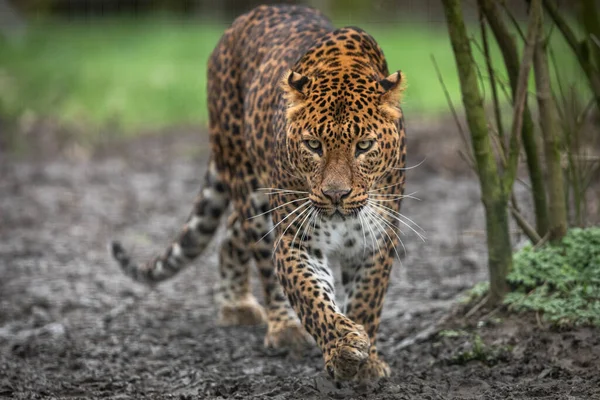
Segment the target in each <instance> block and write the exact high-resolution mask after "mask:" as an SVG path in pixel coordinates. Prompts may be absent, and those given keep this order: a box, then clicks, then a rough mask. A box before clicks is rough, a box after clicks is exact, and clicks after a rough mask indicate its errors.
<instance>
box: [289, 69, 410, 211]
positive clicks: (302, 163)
mask: <svg viewBox="0 0 600 400" xmlns="http://www.w3.org/2000/svg"><path fill="white" fill-rule="evenodd" d="M403 80H404V79H403V75H402V73H401V72H400V71H398V72H395V73H393V74H391V75H390V76H388V77H387V78H383V79H381V78H380V79H376V78H375V77H374V76H364V75H360V74H357V73H354V72H351V71H346V72H344V70H341V71H337V72H336V73H332V74H319V75H317V76H304V75H301V74H299V73H297V72H294V71H289V72H288V73H286V74H285V75H284V77H283V79H282V86H283V89H284V93H285V97H286V100H287V104H288V108H287V114H286V118H287V132H286V134H287V138H286V140H287V149H288V162H289V164H290V165H291V167H292V168H293V170H294V174H295V175H296V176H299V177H301V178H302V179H304V180H305V181H306V184H307V186H308V187H309V198H310V200H311V202H312V205H313V206H314V207H316V208H318V209H319V210H320V211H321V212H322V214H323V215H325V216H329V217H332V216H334V215H341V216H343V217H345V216H352V215H356V214H357V213H358V212H359V211H360V210H361V209H362V208H363V207H365V205H366V204H367V200H368V198H369V191H370V190H372V189H374V187H375V186H376V185H378V184H381V182H383V181H384V180H383V178H384V177H386V175H388V174H390V173H391V172H392V169H393V168H397V167H398V166H399V165H400V164H401V163H402V162H403V161H404V158H403V156H402V153H403V149H404V147H403V144H402V145H401V141H402V132H401V129H402V124H401V123H400V119H401V118H402V111H401V109H400V96H401V93H402V91H403Z"/></svg>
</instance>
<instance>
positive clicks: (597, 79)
mask: <svg viewBox="0 0 600 400" xmlns="http://www.w3.org/2000/svg"><path fill="white" fill-rule="evenodd" d="M543 1H544V8H545V9H546V11H548V14H549V15H550V17H551V18H552V20H553V21H554V23H555V24H556V26H557V27H558V29H559V30H560V31H561V32H562V34H563V37H564V38H565V40H566V41H567V43H568V44H569V46H570V47H571V49H572V50H573V52H574V53H575V56H577V60H578V61H579V65H580V66H581V68H582V69H583V72H585V75H586V76H587V78H588V81H589V82H590V86H591V87H592V92H593V93H594V96H595V97H596V105H597V106H598V109H599V110H600V74H599V73H598V71H597V70H596V69H595V67H594V63H593V62H592V59H591V58H590V57H591V54H590V53H591V52H590V51H589V49H587V50H586V49H585V46H584V43H585V42H581V41H579V40H578V39H577V36H575V33H574V32H573V31H572V30H571V28H570V27H569V25H568V24H567V22H566V21H565V19H564V18H563V15H562V14H561V13H560V12H559V11H558V7H557V6H556V3H555V2H554V1H553V0H543Z"/></svg>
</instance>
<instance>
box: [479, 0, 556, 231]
mask: <svg viewBox="0 0 600 400" xmlns="http://www.w3.org/2000/svg"><path fill="white" fill-rule="evenodd" d="M478 4H479V7H481V9H482V11H483V13H484V15H485V17H486V19H487V21H488V23H489V24H490V27H491V28H492V32H493V33H494V37H495V38H496V42H497V43H498V46H499V47H500V51H501V52H502V58H503V59H504V64H505V65H506V70H507V72H508V79H509V81H510V87H511V90H512V95H513V105H514V102H515V100H516V96H517V93H516V92H517V81H518V79H519V69H520V63H519V53H518V52H517V44H516V42H515V40H514V37H513V36H512V35H511V33H510V31H509V30H508V28H507V26H506V25H505V24H504V21H503V20H502V17H501V13H500V11H499V10H498V6H497V4H496V2H495V1H494V0H479V2H478ZM534 128H535V127H534V124H533V119H532V117H531V112H530V111H529V107H527V104H525V109H524V110H523V127H522V129H521V138H522V141H523V148H524V150H525V155H526V158H527V168H528V171H529V179H530V180H531V196H532V198H533V205H534V211H535V226H536V230H537V233H538V235H539V236H544V235H545V234H546V232H547V231H548V206H547V200H546V189H545V187H544V177H543V173H542V166H541V161H540V157H539V154H538V150H537V144H536V141H535V135H534V133H535V132H534Z"/></svg>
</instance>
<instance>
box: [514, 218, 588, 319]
mask: <svg viewBox="0 0 600 400" xmlns="http://www.w3.org/2000/svg"><path fill="white" fill-rule="evenodd" d="M507 280H508V284H509V286H510V288H511V292H510V293H509V294H507V296H506V298H505V301H504V302H505V304H507V305H509V307H510V308H511V309H514V310H517V311H535V312H540V313H542V314H543V316H544V319H545V320H547V321H549V322H552V323H554V324H557V325H597V326H600V227H594V228H588V229H579V228H574V229H571V230H570V231H569V232H568V234H567V235H566V236H565V237H564V238H563V240H562V241H561V242H560V243H558V244H555V245H548V246H545V247H543V248H542V249H539V250H534V248H532V247H525V248H523V249H522V250H521V251H519V252H517V253H516V254H515V256H514V265H513V270H512V271H511V273H510V274H509V275H508V278H507Z"/></svg>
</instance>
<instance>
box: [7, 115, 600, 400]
mask: <svg viewBox="0 0 600 400" xmlns="http://www.w3.org/2000/svg"><path fill="white" fill-rule="evenodd" d="M439 128H440V127H436V126H430V127H428V128H427V129H426V128H424V127H421V128H420V129H421V130H420V131H419V130H416V129H415V130H413V131H411V139H412V141H411V144H412V149H413V150H412V152H411V157H410V159H409V163H410V164H413V165H414V164H417V163H419V162H420V161H422V160H423V156H424V154H427V157H428V160H426V161H425V163H424V164H423V165H422V166H420V167H418V168H415V169H414V170H411V171H410V174H409V176H408V182H409V183H408V187H407V192H408V193H411V192H417V193H416V194H415V195H416V196H418V197H419V198H421V201H407V202H406V203H404V213H405V214H406V215H408V216H410V217H411V218H412V219H413V220H414V221H416V222H417V223H419V224H420V225H421V226H422V227H423V228H424V229H425V230H426V232H427V237H428V240H427V242H426V243H422V242H420V241H419V240H418V238H417V237H416V236H415V235H414V234H413V235H411V234H408V233H407V235H406V240H405V244H406V248H407V255H406V256H405V257H403V260H402V266H400V265H399V264H398V265H397V266H396V269H395V271H394V275H393V282H392V285H391V287H390V290H389V293H388V296H387V300H386V306H385V310H384V315H383V322H382V327H381V333H380V337H381V339H380V345H379V347H380V349H381V351H382V353H383V355H384V357H385V358H386V359H387V360H388V361H389V362H390V364H391V366H392V368H393V370H394V376H393V377H392V378H390V379H387V380H383V381H381V382H379V383H377V384H374V385H372V386H367V387H354V386H349V385H344V386H342V387H341V388H336V387H334V386H333V385H332V384H331V383H329V381H328V380H327V379H325V377H324V374H323V373H322V372H321V370H322V361H321V357H320V354H319V352H318V351H317V350H316V349H315V350H314V351H312V352H311V353H310V354H307V355H306V356H305V357H304V358H301V359H295V358H293V357H291V356H289V355H286V354H281V353H277V352H272V351H267V350H265V349H264V348H263V347H262V338H263V335H264V330H265V328H264V327H257V328H251V329H248V328H219V327H217V326H216V325H215V309H214V305H213V302H212V286H213V285H214V283H215V278H216V253H215V247H214V246H211V248H210V249H209V250H208V252H207V253H206V254H205V255H203V256H202V257H201V258H200V259H199V260H198V261H197V262H196V263H195V266H193V267H191V268H189V269H187V270H185V271H184V272H183V273H181V274H180V275H179V276H177V277H175V278H174V279H172V280H171V281H169V282H166V283H165V284H163V285H161V286H159V287H158V288H157V289H156V290H154V291H149V290H148V289H146V288H144V287H142V286H140V285H137V284H135V283H133V282H131V281H130V280H128V279H127V278H125V277H123V276H122V275H121V274H120V271H119V270H118V268H117V267H116V266H115V265H114V264H113V263H112V262H111V260H110V259H109V258H108V256H107V252H106V243H107V242H108V240H109V239H110V238H112V237H114V236H115V235H116V236H118V237H119V238H121V239H122V240H123V241H124V242H126V243H127V244H128V245H129V246H133V250H134V252H135V254H136V255H138V256H143V255H149V254H150V253H149V252H150V251H152V250H154V251H156V250H160V249H162V246H163V245H164V244H165V243H167V240H168V239H169V238H170V237H171V235H172V234H173V233H174V232H175V231H176V229H177V228H178V226H179V224H180V223H181V222H182V221H183V220H184V219H185V217H186V216H187V213H188V211H189V207H190V204H191V201H192V199H193V197H194V195H195V193H196V191H197V190H198V185H199V182H200V177H201V176H202V174H203V171H204V168H205V159H206V149H204V148H202V145H201V144H202V143H205V140H204V138H203V136H202V135H195V136H193V135H190V134H186V133H178V134H174V135H171V136H168V137H164V136H163V137H162V138H146V139H143V140H137V141H135V142H133V143H129V144H125V145H120V146H118V148H116V149H111V150H110V151H108V152H107V154H108V155H99V156H94V157H91V158H90V159H87V160H85V161H81V160H79V161H75V160H73V159H67V158H66V157H50V159H49V160H45V161H43V162H42V161H40V160H39V159H38V160H37V161H36V160H31V159H29V160H22V161H12V162H8V161H6V160H4V161H3V162H2V163H0V177H1V179H0V279H1V281H0V398H1V397H8V398H11V397H12V398H23V399H31V398H101V397H111V398H122V399H126V398H156V399H163V398H184V399H187V398H190V399H191V398H202V399H203V398H239V399H246V398H252V399H263V398H264V399H266V398H275V399H290V398H291V399H305V398H369V399H448V398H457V399H463V398H464V399H488V398H493V399H509V398H547V399H554V398H569V399H590V398H600V389H599V388H600V366H599V365H600V334H599V333H600V331H599V330H592V329H579V330H576V331H567V332H553V331H551V330H547V329H545V328H540V327H537V326H536V324H535V323H529V322H528V321H527V320H526V319H524V318H522V319H517V318H512V317H508V318H503V319H502V320H500V319H499V318H487V319H486V320H487V321H488V322H487V323H486V324H484V325H483V326H480V327H479V329H477V330H476V331H477V332H478V333H477V334H476V335H474V334H472V333H464V332H460V331H452V332H450V333H449V335H448V336H449V337H444V338H438V339H434V340H431V341H428V342H426V343H422V344H417V345H414V346H412V347H410V348H408V349H404V350H395V348H396V347H397V346H398V343H399V342H400V341H402V339H404V338H406V337H408V336H410V335H411V334H413V333H414V332H417V331H419V330H420V329H422V328H423V327H425V326H428V325H429V324H431V323H432V322H434V321H436V320H438V319H439V318H441V317H442V316H443V315H444V313H445V312H446V310H447V309H448V307H449V306H450V303H451V300H452V299H454V298H455V297H456V296H457V295H458V294H459V293H460V292H461V291H463V290H464V289H465V288H468V287H469V286H471V285H472V284H473V283H475V282H477V281H480V280H483V279H485V275H486V274H485V270H484V265H485V263H484V261H485V247H484V236H483V230H482V229H483V228H482V213H481V207H480V205H479V198H478V196H479V194H478V187H477V184H476V182H475V180H474V179H473V177H471V176H467V175H466V174H464V173H463V172H464V171H463V170H464V167H461V166H460V162H459V161H456V159H457V157H456V149H455V147H454V144H453V143H454V141H453V140H450V139H448V140H445V139H443V138H444V136H443V135H445V134H446V133H445V132H444V130H439V131H438V132H439V133H436V134H433V133H432V132H433V131H436V130H438V129H439ZM440 138H442V139H440ZM79 158H80V157H79ZM480 339H481V341H483V346H484V347H483V349H484V350H481V349H482V347H481V344H480ZM473 349H476V350H477V349H478V350H479V352H476V354H475V356H476V357H472V358H476V359H475V360H472V361H469V357H466V356H465V354H467V355H468V354H471V355H472V353H468V352H469V351H472V350H473ZM480 353H481V354H480Z"/></svg>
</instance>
